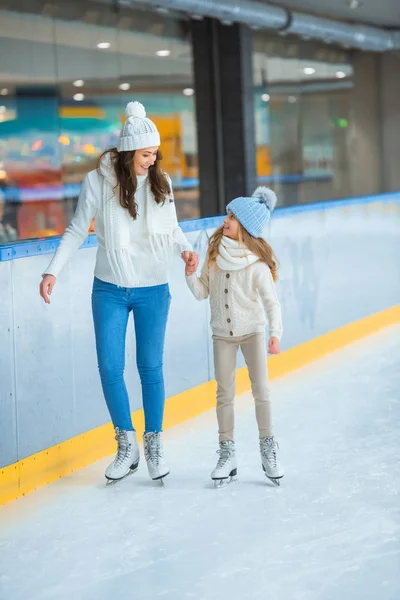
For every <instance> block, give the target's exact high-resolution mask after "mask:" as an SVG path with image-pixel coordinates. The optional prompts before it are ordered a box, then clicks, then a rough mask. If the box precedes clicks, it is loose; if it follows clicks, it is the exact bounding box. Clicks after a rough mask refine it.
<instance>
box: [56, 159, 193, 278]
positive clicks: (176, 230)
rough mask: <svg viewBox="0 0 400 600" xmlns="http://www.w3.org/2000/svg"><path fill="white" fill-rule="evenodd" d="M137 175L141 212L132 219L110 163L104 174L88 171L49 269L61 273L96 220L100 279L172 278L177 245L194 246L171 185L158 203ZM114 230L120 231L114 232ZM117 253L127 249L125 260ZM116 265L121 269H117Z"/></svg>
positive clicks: (182, 249) (102, 172)
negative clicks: (109, 242)
mask: <svg viewBox="0 0 400 600" xmlns="http://www.w3.org/2000/svg"><path fill="white" fill-rule="evenodd" d="M137 179H138V187H137V191H136V194H135V200H136V203H137V205H138V216H137V219H136V220H133V219H132V217H131V216H130V214H129V212H128V211H127V210H126V209H123V208H122V207H121V206H120V205H119V200H118V198H117V197H116V195H115V193H114V184H115V179H114V176H113V173H112V171H111V169H110V167H109V165H107V164H106V165H105V167H104V168H103V169H102V171H101V173H99V172H98V171H97V170H95V171H91V172H90V173H88V174H87V175H86V177H85V179H84V181H83V183H82V187H81V192H80V195H79V201H78V206H77V209H76V212H75V215H74V217H73V219H72V221H71V224H70V225H69V226H68V227H67V229H66V230H65V233H64V235H63V237H62V239H61V242H60V245H59V247H58V249H57V251H56V253H55V255H54V258H53V260H52V261H51V263H50V265H49V266H48V268H47V269H46V271H45V273H48V274H50V275H54V276H55V277H57V276H58V274H59V273H60V271H61V269H62V268H63V266H64V265H65V264H66V262H67V261H68V260H69V259H70V258H71V256H72V255H73V254H74V252H75V251H76V250H77V249H78V248H79V246H80V245H81V244H82V243H83V242H84V240H85V239H86V237H87V234H88V229H89V226H90V224H91V222H92V219H95V227H96V235H97V241H98V244H99V247H98V249H97V258H96V266H95V271H94V274H95V276H96V277H98V278H99V279H101V280H102V281H106V282H108V283H113V284H115V285H118V286H122V287H150V286H154V285H162V284H165V283H167V282H168V279H169V263H170V260H171V255H172V250H173V248H177V249H178V250H179V252H180V253H181V252H184V251H186V250H189V251H191V250H192V246H191V244H190V243H189V242H188V241H187V239H186V238H185V235H184V234H183V232H182V230H181V228H180V227H179V225H178V221H177V217H176V209H175V203H174V202H173V201H171V200H173V197H172V188H171V197H168V198H166V201H165V203H164V204H163V205H158V204H157V203H156V202H155V200H154V196H153V194H152V193H151V190H150V185H149V182H148V178H147V175H144V176H142V177H140V176H139V177H138V178H137ZM169 182H170V179H169ZM105 185H108V188H107V193H108V196H107V193H106V194H105V188H104V186H105ZM106 202H112V203H113V204H112V207H111V208H112V211H113V212H112V213H111V215H112V216H113V215H114V214H116V218H113V219H109V218H107V215H108V214H110V213H109V212H106V209H105V203H106ZM108 210H109V208H108ZM111 220H112V222H109V221H111ZM107 228H108V230H107ZM111 228H114V229H116V231H111V232H109V230H110V229H111ZM107 233H108V236H107ZM108 239H111V240H117V243H116V247H117V250H116V251H115V250H114V248H109V247H107V240H108ZM120 240H123V243H122V241H121V243H120V246H118V243H119V241H120ZM121 248H122V250H121ZM113 252H114V254H113ZM116 252H125V255H124V256H123V260H121V261H120V262H118V260H119V255H117V258H115V256H116ZM115 264H117V268H115V267H114V268H113V265H115Z"/></svg>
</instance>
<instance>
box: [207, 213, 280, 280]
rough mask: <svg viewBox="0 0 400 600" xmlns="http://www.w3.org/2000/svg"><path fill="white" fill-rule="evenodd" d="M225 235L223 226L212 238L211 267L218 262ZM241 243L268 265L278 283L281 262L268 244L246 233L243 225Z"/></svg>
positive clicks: (209, 249)
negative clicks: (220, 246)
mask: <svg viewBox="0 0 400 600" xmlns="http://www.w3.org/2000/svg"><path fill="white" fill-rule="evenodd" d="M223 235H224V228H223V226H222V227H219V228H218V229H217V231H215V232H214V234H213V235H212V236H211V238H210V241H209V245H208V252H207V261H208V264H209V265H213V264H215V263H216V261H217V256H218V251H219V245H220V243H221V239H222V237H223ZM239 242H240V243H241V244H242V245H243V246H244V247H245V248H247V249H248V250H250V252H252V253H253V254H255V255H256V256H258V258H259V259H260V260H261V261H262V262H264V263H265V264H267V265H268V266H269V268H270V271H271V274H272V279H273V280H274V281H278V268H279V262H278V259H277V258H276V256H275V254H274V251H273V250H272V248H271V246H270V245H269V244H268V242H266V241H265V240H263V239H262V238H255V237H253V236H252V235H250V233H249V232H248V231H246V229H245V228H244V227H243V225H241V223H239Z"/></svg>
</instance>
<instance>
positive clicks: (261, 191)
mask: <svg viewBox="0 0 400 600" xmlns="http://www.w3.org/2000/svg"><path fill="white" fill-rule="evenodd" d="M276 203H277V198H276V194H275V192H273V191H272V190H270V189H269V188H267V187H265V186H260V187H258V188H257V189H256V191H255V192H254V194H253V195H252V197H251V198H244V197H240V198H235V200H232V202H230V203H229V204H228V206H227V207H226V208H227V210H230V211H231V212H232V213H233V214H234V215H235V217H236V218H237V220H238V221H239V223H241V225H243V227H244V228H245V229H246V231H248V233H250V235H252V236H253V237H255V238H259V237H261V236H262V232H263V229H264V227H265V226H266V224H267V223H268V222H269V220H270V219H271V213H272V212H273V210H274V208H275V206H276Z"/></svg>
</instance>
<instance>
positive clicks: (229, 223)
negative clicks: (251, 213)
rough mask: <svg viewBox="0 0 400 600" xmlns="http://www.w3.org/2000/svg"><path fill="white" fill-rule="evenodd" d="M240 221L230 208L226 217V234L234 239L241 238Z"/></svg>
mask: <svg viewBox="0 0 400 600" xmlns="http://www.w3.org/2000/svg"><path fill="white" fill-rule="evenodd" d="M239 230H240V223H239V221H238V220H237V218H236V217H235V215H234V214H233V213H232V212H231V211H230V210H229V211H228V215H227V217H226V218H225V219H224V235H226V236H227V237H229V238H231V239H232V240H238V239H239Z"/></svg>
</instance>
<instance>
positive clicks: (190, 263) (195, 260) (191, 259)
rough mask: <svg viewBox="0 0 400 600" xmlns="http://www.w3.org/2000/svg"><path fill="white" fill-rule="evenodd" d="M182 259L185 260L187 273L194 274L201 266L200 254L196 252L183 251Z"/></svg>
mask: <svg viewBox="0 0 400 600" xmlns="http://www.w3.org/2000/svg"><path fill="white" fill-rule="evenodd" d="M182 260H183V261H184V262H185V265H186V268H185V273H186V275H192V274H193V273H196V271H197V267H198V266H199V255H198V254H196V252H189V251H186V252H182Z"/></svg>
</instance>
